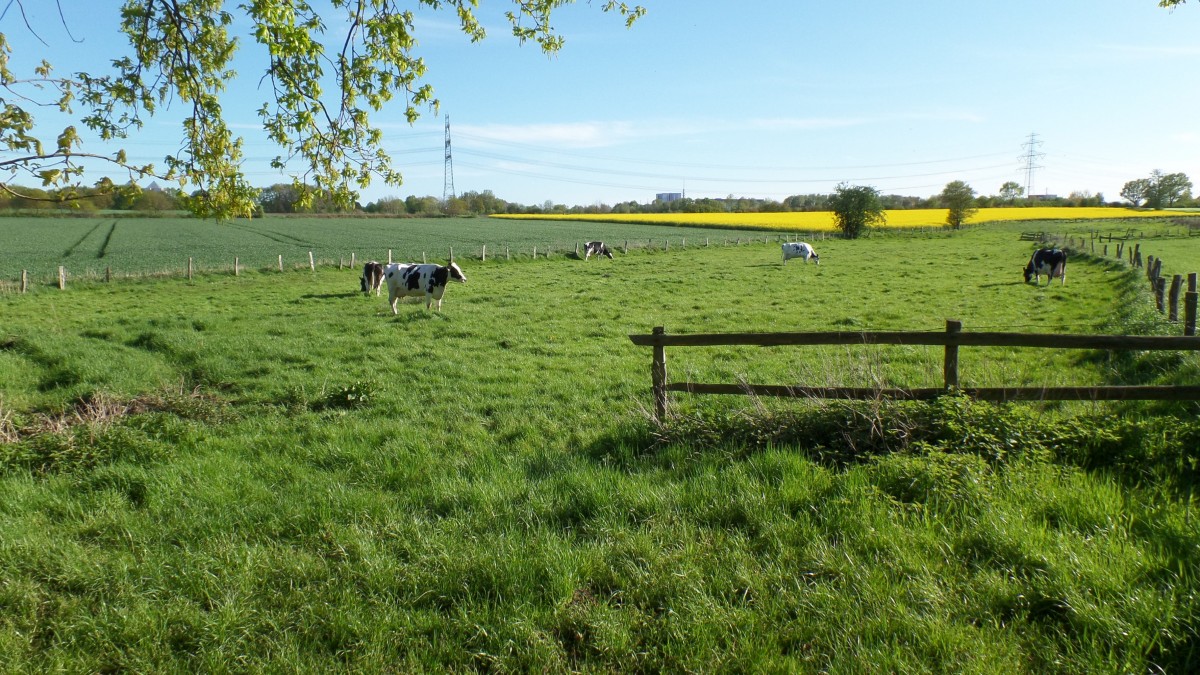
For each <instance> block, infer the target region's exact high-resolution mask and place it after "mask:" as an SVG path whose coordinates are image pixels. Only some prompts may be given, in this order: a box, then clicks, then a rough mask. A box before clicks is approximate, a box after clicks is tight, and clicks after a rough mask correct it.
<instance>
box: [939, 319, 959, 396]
mask: <svg viewBox="0 0 1200 675" xmlns="http://www.w3.org/2000/svg"><path fill="white" fill-rule="evenodd" d="M961 332H962V321H959V320H957V319H946V334H947V335H954V334H957V333H961ZM942 371H943V377H944V378H945V384H946V389H957V388H958V345H956V344H951V343H949V342H947V343H946V360H945V364H944V365H943V368H942Z"/></svg>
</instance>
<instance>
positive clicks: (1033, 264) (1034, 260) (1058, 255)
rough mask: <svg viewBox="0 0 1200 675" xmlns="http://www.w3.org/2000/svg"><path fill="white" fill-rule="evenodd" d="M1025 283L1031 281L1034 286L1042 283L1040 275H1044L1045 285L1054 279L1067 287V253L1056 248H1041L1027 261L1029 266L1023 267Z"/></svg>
mask: <svg viewBox="0 0 1200 675" xmlns="http://www.w3.org/2000/svg"><path fill="white" fill-rule="evenodd" d="M1024 272H1025V283H1029V282H1030V281H1031V280H1032V281H1033V283H1035V284H1040V283H1041V282H1042V278H1041V277H1042V275H1043V274H1045V275H1046V285H1047V286H1049V285H1050V282H1051V281H1053V280H1054V277H1059V278H1061V279H1062V283H1063V285H1064V286H1065V285H1067V252H1066V251H1061V250H1059V249H1056V248H1042V249H1038V250H1036V251H1034V252H1033V257H1031V258H1030V259H1029V264H1027V265H1025V269H1024Z"/></svg>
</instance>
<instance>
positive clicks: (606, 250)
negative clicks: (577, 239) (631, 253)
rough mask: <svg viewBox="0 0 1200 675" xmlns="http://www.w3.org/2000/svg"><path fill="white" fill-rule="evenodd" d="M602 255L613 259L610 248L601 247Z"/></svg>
mask: <svg viewBox="0 0 1200 675" xmlns="http://www.w3.org/2000/svg"><path fill="white" fill-rule="evenodd" d="M600 253H602V254H604V255H606V256H608V259H609V260H612V257H613V254H612V251H610V250H608V247H607V246H601V247H600Z"/></svg>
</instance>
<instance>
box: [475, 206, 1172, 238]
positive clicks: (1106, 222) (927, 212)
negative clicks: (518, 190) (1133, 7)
mask: <svg viewBox="0 0 1200 675" xmlns="http://www.w3.org/2000/svg"><path fill="white" fill-rule="evenodd" d="M946 213H947V211H946V209H904V210H889V211H887V212H886V223H885V224H884V225H883V226H882V228H883V229H914V228H938V227H944V226H945V225H946ZM1188 215H1193V216H1194V215H1195V214H1194V213H1191V214H1189V213H1188V212H1182V211H1140V210H1136V209H1119V208H1108V207H1104V208H1101V207H1094V208H1093V207H1080V208H1074V207H1059V206H1037V207H1030V208H984V209H979V211H978V213H976V214H975V215H974V216H973V217H972V218H971V219H970V220H969V221H968V223H969V224H978V223H1003V222H1017V221H1021V222H1027V223H1035V222H1037V221H1043V222H1045V221H1067V222H1070V223H1072V224H1078V223H1080V222H1089V223H1090V224H1091V226H1092V227H1095V228H1100V229H1103V230H1104V231H1111V230H1119V229H1120V227H1121V225H1122V222H1121V221H1126V220H1130V219H1136V221H1135V222H1137V223H1138V225H1139V226H1144V225H1145V224H1146V222H1145V221H1147V220H1148V219H1149V220H1154V219H1163V221H1164V222H1163V224H1162V225H1161V227H1170V225H1171V221H1172V220H1174V219H1177V218H1181V217H1187V216H1188ZM492 217H493V218H497V219H530V218H534V219H541V220H554V221H559V220H581V221H603V222H613V223H645V224H653V225H675V226H680V227H722V228H745V229H755V230H781V231H789V232H834V231H836V230H837V226H836V224H835V223H834V218H833V213H832V212H831V211H792V212H781V213H627V214H622V213H614V214H582V215H579V214H570V215H559V214H543V215H534V216H526V215H522V216H516V215H497V216H492ZM1030 227H1031V229H1035V228H1036V227H1038V226H1037V225H1030ZM1174 229H1175V230H1176V231H1178V230H1180V229H1183V227H1182V226H1179V225H1176V226H1175V228H1174Z"/></svg>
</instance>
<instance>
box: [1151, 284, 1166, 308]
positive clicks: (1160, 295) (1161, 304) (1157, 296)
mask: <svg viewBox="0 0 1200 675" xmlns="http://www.w3.org/2000/svg"><path fill="white" fill-rule="evenodd" d="M1166 296H1167V279H1166V277H1155V279H1154V304H1155V305H1157V306H1158V311H1159V313H1160V314H1161V313H1163V312H1165V311H1166V310H1167V306H1166V301H1167V297H1166Z"/></svg>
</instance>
